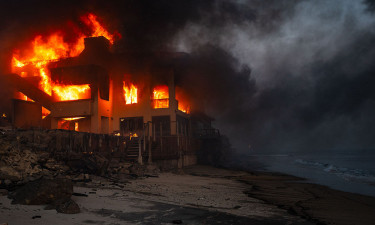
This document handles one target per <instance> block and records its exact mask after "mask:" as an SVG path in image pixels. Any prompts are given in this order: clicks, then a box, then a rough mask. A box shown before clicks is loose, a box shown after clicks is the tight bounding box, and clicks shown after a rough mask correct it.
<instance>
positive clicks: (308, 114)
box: [0, 0, 375, 151]
mask: <svg viewBox="0 0 375 225" xmlns="http://www.w3.org/2000/svg"><path fill="white" fill-rule="evenodd" d="M374 9H375V3H374V1H370V0H367V1H365V0H330V1H326V0H288V1H286V0H270V1H264V0H247V1H245V0H231V1H229V0H216V1H208V0H205V1H202V0H190V1H189V0H185V1H167V0H161V1H156V0H149V1H142V0H128V1H21V0H19V1H11V2H4V1H2V2H1V3H0V28H1V29H0V41H1V45H0V51H1V52H0V61H1V63H0V65H1V66H2V70H4V68H3V67H4V65H6V61H5V60H6V59H7V57H9V52H11V50H12V49H14V48H15V46H17V45H18V44H19V43H22V41H24V40H28V39H31V38H32V37H33V36H34V35H35V34H36V33H44V32H45V33H48V31H50V30H53V29H55V28H56V26H58V27H66V26H69V25H67V21H72V22H73V23H75V24H78V26H79V22H78V21H79V19H78V18H79V16H80V15H82V14H83V13H85V12H87V11H92V12H94V13H96V14H97V15H99V16H100V17H101V18H102V19H103V21H104V22H105V23H106V24H109V27H108V29H110V30H115V29H116V30H118V31H119V32H120V33H121V34H122V36H123V38H122V40H121V41H119V42H118V43H116V44H115V46H116V48H117V50H118V51H121V50H124V49H133V50H134V49H135V50H169V51H184V52H188V53H190V55H191V62H192V66H191V70H190V72H188V73H187V74H185V76H184V77H183V79H182V80H183V81H184V82H185V83H186V88H188V89H189V91H190V93H191V94H192V96H193V97H194V98H196V99H199V100H200V101H199V102H195V104H196V107H199V108H202V109H204V110H205V111H206V112H207V113H208V114H210V115H211V116H213V117H215V118H216V122H215V125H216V126H217V127H218V128H220V129H221V131H222V133H225V134H227V135H228V136H229V137H230V139H231V141H232V143H233V145H234V146H235V147H236V148H237V150H239V151H247V149H248V145H249V144H250V145H251V146H252V147H253V148H254V149H256V150H261V151H275V150H277V151H289V150H301V149H310V150H313V149H317V148H319V149H361V148H374V147H375V131H374V129H375V128H374V127H375V88H374V87H375V45H374V43H375V42H374V41H375V15H374V12H373V11H374ZM1 91H2V92H4V93H5V92H6V91H5V87H3V88H2V90H1ZM2 95H4V94H2ZM7 106H9V103H8V102H7V101H6V100H4V101H3V102H2V104H1V107H2V111H5V110H7Z"/></svg>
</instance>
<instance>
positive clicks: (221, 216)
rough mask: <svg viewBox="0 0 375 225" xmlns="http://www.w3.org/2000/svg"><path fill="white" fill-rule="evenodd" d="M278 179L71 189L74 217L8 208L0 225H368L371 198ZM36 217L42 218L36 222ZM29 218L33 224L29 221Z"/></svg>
mask: <svg viewBox="0 0 375 225" xmlns="http://www.w3.org/2000/svg"><path fill="white" fill-rule="evenodd" d="M299 181H302V179H301V178H298V177H294V176H289V175H286V174H280V173H268V172H256V171H253V172H245V171H241V170H230V169H222V168H215V167H210V166H200V165H197V166H192V167H187V168H184V169H182V170H176V171H174V172H162V173H160V174H159V175H158V176H157V177H147V178H138V179H132V180H126V181H123V182H113V181H110V180H108V179H105V178H102V177H94V176H93V177H92V181H90V182H80V183H76V184H75V187H74V192H76V193H81V194H84V195H86V196H72V199H73V200H74V201H75V202H77V204H78V205H79V206H80V208H81V213H79V214H72V215H69V214H61V213H57V212H56V211H54V210H44V209H43V208H44V207H43V206H26V205H12V204H10V200H9V199H7V197H6V196H0V202H1V205H0V215H1V216H0V224H2V223H8V224H9V225H10V224H25V223H27V224H50V223H54V224H174V223H175V224H178V223H179V222H181V223H182V224H371V223H373V221H375V216H373V215H371V214H372V213H371V212H373V211H374V209H375V198H373V197H368V196H361V195H357V194H351V193H346V192H340V191H336V190H332V189H330V188H327V187H324V186H321V185H315V184H309V183H304V182H299ZM35 216H40V218H39V217H37V218H34V217H35ZM32 218H34V219H32Z"/></svg>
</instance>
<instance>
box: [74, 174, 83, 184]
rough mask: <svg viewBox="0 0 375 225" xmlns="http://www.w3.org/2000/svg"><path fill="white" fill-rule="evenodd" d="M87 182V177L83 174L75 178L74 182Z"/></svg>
mask: <svg viewBox="0 0 375 225" xmlns="http://www.w3.org/2000/svg"><path fill="white" fill-rule="evenodd" d="M84 180H85V175H84V174H83V173H81V174H79V175H78V176H76V177H75V178H73V181H76V182H79V181H84Z"/></svg>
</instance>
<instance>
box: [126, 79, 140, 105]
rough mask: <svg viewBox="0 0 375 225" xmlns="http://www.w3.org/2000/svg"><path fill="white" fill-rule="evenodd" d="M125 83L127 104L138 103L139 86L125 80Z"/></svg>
mask: <svg viewBox="0 0 375 225" xmlns="http://www.w3.org/2000/svg"><path fill="white" fill-rule="evenodd" d="M123 83H124V85H123V89H124V97H125V104H127V105H128V104H134V103H138V88H137V87H136V86H134V84H132V83H128V84H127V83H125V81H123Z"/></svg>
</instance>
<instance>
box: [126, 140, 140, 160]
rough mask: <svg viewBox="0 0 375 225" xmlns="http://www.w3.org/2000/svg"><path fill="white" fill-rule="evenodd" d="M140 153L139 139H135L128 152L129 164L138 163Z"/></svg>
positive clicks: (131, 141)
mask: <svg viewBox="0 0 375 225" xmlns="http://www.w3.org/2000/svg"><path fill="white" fill-rule="evenodd" d="M138 153H139V138H138V137H133V138H132V139H131V140H130V142H129V145H128V148H127V150H126V155H125V160H126V161H129V162H137V160H138Z"/></svg>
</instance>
